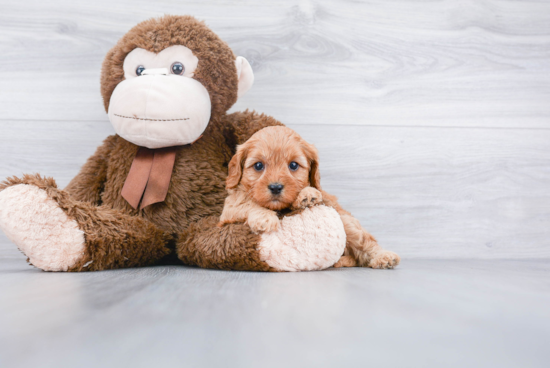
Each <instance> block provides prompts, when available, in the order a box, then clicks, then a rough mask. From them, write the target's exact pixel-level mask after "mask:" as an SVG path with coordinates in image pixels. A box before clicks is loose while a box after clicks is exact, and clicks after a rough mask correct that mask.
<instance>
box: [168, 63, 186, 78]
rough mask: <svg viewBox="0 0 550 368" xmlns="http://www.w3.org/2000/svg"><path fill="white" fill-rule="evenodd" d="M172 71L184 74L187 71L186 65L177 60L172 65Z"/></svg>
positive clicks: (176, 73)
mask: <svg viewBox="0 0 550 368" xmlns="http://www.w3.org/2000/svg"><path fill="white" fill-rule="evenodd" d="M170 71H171V72H172V74H175V75H183V72H185V67H184V66H183V64H182V63H180V62H179V61H176V62H175V63H174V64H172V66H171V67H170Z"/></svg>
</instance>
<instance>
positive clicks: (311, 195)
mask: <svg viewBox="0 0 550 368" xmlns="http://www.w3.org/2000/svg"><path fill="white" fill-rule="evenodd" d="M320 181H321V178H320V174H319V157H318V154H317V149H316V148H315V147H314V146H313V145H311V144H309V143H307V142H306V141H305V140H303V139H302V137H300V136H299V135H298V134H297V133H296V132H294V131H293V130H292V129H290V128H287V127H284V126H272V127H267V128H264V129H262V130H260V131H258V132H256V133H255V134H254V135H253V136H252V137H250V139H249V140H248V141H246V142H245V143H244V144H242V145H240V146H238V147H237V152H236V154H235V156H233V158H232V159H231V162H230V163H229V174H228V176H227V181H226V188H227V191H228V193H229V195H228V197H227V198H226V200H225V206H224V208H223V212H222V215H221V217H220V222H219V224H218V225H219V226H223V225H224V224H227V223H235V222H245V223H247V224H248V226H250V228H251V229H252V231H254V232H257V233H259V232H269V231H274V230H277V229H278V227H279V217H278V215H282V214H289V213H291V212H292V211H296V210H302V209H304V208H307V207H310V206H314V205H317V204H324V205H327V206H330V207H333V208H334V209H336V211H337V212H338V213H339V214H340V218H341V219H342V222H343V224H344V228H345V231H346V239H347V242H346V250H345V253H344V255H343V256H342V258H340V260H339V261H338V263H336V265H334V266H335V267H353V266H369V267H373V268H393V267H394V266H397V265H398V264H399V256H398V255H397V254H395V253H393V252H390V251H386V250H384V249H382V248H381V247H380V246H379V245H378V243H377V242H376V240H375V239H374V238H373V237H372V235H370V234H369V233H368V232H366V231H365V230H364V229H363V228H362V227H361V225H360V224H359V221H357V220H356V219H355V218H354V217H352V216H351V214H350V213H349V212H347V211H345V210H344V209H342V208H341V207H340V205H338V202H337V201H336V197H335V196H333V195H330V194H328V193H326V192H324V191H322V189H321V183H320Z"/></svg>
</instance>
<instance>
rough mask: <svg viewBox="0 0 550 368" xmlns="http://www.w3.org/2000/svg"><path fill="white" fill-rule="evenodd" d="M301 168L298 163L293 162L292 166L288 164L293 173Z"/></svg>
mask: <svg viewBox="0 0 550 368" xmlns="http://www.w3.org/2000/svg"><path fill="white" fill-rule="evenodd" d="M299 167H300V165H298V163H297V162H296V161H292V162H291V163H290V164H288V168H289V169H290V170H292V171H296V170H298V168H299Z"/></svg>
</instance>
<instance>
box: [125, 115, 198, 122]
mask: <svg viewBox="0 0 550 368" xmlns="http://www.w3.org/2000/svg"><path fill="white" fill-rule="evenodd" d="M114 115H115V116H118V117H119V118H126V119H135V120H147V121H180V120H189V118H181V119H147V118H138V117H137V116H124V115H119V114H114Z"/></svg>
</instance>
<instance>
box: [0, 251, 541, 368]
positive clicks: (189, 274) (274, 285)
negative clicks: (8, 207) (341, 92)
mask: <svg viewBox="0 0 550 368" xmlns="http://www.w3.org/2000/svg"><path fill="white" fill-rule="evenodd" d="M549 303H550V263H549V262H548V261H545V262H537V261H524V262H519V261H515V262H511V261H502V260H501V261H498V260H497V261H494V260H492V261H471V260H470V261H449V260H443V261H437V260H429V261H426V260H409V261H406V262H403V264H402V265H401V266H400V267H399V268H397V269H395V270H370V269H357V268H355V269H339V270H337V269H329V270H325V271H320V272H302V273H276V274H272V273H255V272H225V271H215V270H204V269H196V268H189V267H184V266H181V267H178V266H171V267H149V268H140V269H127V270H116V271H103V272H93V273H82V274H67V273H48V272H41V271H39V270H37V269H32V268H31V267H29V266H26V265H24V264H23V263H21V262H18V261H16V260H12V261H10V260H1V262H0V326H2V328H0V366H2V367H3V368H27V367H29V368H30V367H33V368H35V367H60V368H61V367H71V368H72V367H75V366H78V367H116V368H119V367H244V368H246V367H254V368H256V367H365V366H374V367H399V368H402V367H411V368H414V367H461V368H462V367H472V368H477V367H502V368H507V367H522V368H523V367H524V368H531V367H540V368H542V367H546V366H547V365H548V360H549V359H550V351H549V350H548V348H547V343H546V342H547V341H548V336H549V334H550V310H549V309H548V304H549Z"/></svg>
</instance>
